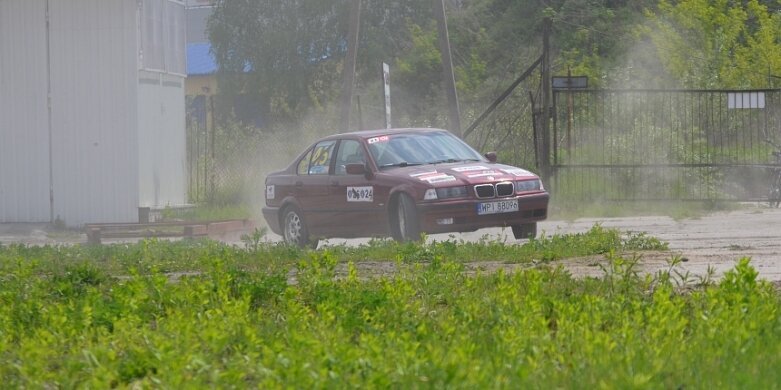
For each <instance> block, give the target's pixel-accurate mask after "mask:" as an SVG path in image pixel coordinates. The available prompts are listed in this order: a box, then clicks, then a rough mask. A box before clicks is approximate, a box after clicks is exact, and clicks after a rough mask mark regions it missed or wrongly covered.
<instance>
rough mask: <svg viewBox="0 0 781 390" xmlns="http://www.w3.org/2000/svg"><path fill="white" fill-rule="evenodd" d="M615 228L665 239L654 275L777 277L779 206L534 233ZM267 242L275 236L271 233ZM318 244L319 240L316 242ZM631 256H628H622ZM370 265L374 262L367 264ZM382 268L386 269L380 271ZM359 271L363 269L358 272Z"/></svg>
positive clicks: (586, 268)
mask: <svg viewBox="0 0 781 390" xmlns="http://www.w3.org/2000/svg"><path fill="white" fill-rule="evenodd" d="M597 223H599V224H601V225H602V226H604V227H607V228H616V229H619V230H621V231H632V232H646V233H647V234H649V235H651V236H654V237H657V238H659V239H660V240H663V241H666V242H668V243H669V245H670V251H669V252H644V253H642V254H641V256H642V257H641V259H640V262H639V267H640V270H642V271H644V272H650V273H654V272H656V271H657V270H660V269H667V268H668V264H667V262H668V260H670V259H671V258H672V257H673V256H676V255H677V256H681V257H682V258H684V259H685V261H684V262H682V263H681V266H680V267H679V269H678V270H679V271H680V272H687V271H688V272H690V273H691V274H692V275H695V276H696V275H700V276H701V275H705V274H706V273H707V270H708V268H709V267H712V268H713V269H714V270H715V273H716V275H715V276H716V277H719V276H720V275H722V274H723V273H724V272H725V271H727V270H729V269H731V268H733V267H734V265H735V263H736V261H737V260H738V259H740V258H742V257H751V258H752V264H753V266H754V267H755V268H756V269H757V270H758V271H759V273H760V277H762V278H764V279H767V280H770V281H774V282H779V281H781V209H770V208H768V207H767V205H756V206H747V207H744V208H742V209H740V210H738V211H730V212H718V213H713V214H710V215H706V216H702V217H700V218H694V219H683V220H674V219H672V218H670V217H653V216H650V217H649V216H644V217H629V218H581V219H576V220H573V221H545V222H542V223H540V224H539V226H538V234H546V235H552V234H566V233H581V232H585V231H588V230H589V229H590V228H591V227H592V226H594V224H597ZM486 235H488V237H489V238H491V239H493V238H498V239H507V241H508V242H511V241H513V240H512V233H511V232H509V231H508V230H503V229H483V230H480V231H477V232H474V233H465V234H462V235H456V238H462V239H464V240H467V241H476V240H479V239H480V238H481V237H484V236H486ZM430 238H431V239H434V240H447V239H448V238H449V236H448V235H432V236H431V237H430ZM268 239H269V240H272V241H274V240H279V237H277V236H274V235H271V236H269V238H268ZM224 241H226V242H229V243H235V244H241V241H240V240H239V239H238V237H236V236H233V237H227V238H225V240H224ZM84 242H86V236H85V235H84V234H82V233H80V232H74V231H64V232H63V231H52V230H51V229H49V228H48V227H47V226H46V225H41V224H0V243H3V244H9V243H25V244H30V245H46V244H74V243H84ZM363 242H366V240H362V239H356V240H330V241H328V242H327V243H326V244H342V243H344V244H348V245H358V244H360V243H363ZM321 245H322V244H321ZM626 255H627V256H631V255H632V254H626ZM605 263H606V260H605V259H604V257H602V256H592V257H588V258H577V259H566V260H561V261H559V262H558V264H562V265H564V266H565V267H566V268H567V269H568V270H569V271H570V272H572V273H573V274H575V275H581V276H586V275H589V276H599V275H601V274H602V272H603V271H602V269H601V268H600V267H599V264H605ZM372 265H374V266H372ZM387 266H389V265H388V264H377V263H367V264H361V265H358V268H359V271H364V272H366V273H367V274H376V273H377V272H378V271H379V273H384V272H382V270H377V269H374V268H375V267H379V268H386V267H387ZM518 267H520V266H518V265H509V264H503V263H484V262H483V263H475V264H469V268H471V269H473V270H475V271H477V270H486V271H491V270H496V269H498V268H506V269H508V270H512V269H516V268H518ZM385 271H387V270H385ZM361 273H363V272H361Z"/></svg>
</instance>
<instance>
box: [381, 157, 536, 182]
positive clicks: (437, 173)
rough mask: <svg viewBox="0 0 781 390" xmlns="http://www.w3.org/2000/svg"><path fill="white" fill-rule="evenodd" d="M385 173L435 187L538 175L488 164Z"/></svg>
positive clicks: (520, 169) (440, 165) (469, 164)
mask: <svg viewBox="0 0 781 390" xmlns="http://www.w3.org/2000/svg"><path fill="white" fill-rule="evenodd" d="M383 173H385V174H390V175H393V176H400V177H405V178H409V179H411V180H413V181H419V182H422V183H427V184H431V185H433V186H435V187H446V186H452V185H460V184H461V185H463V184H481V183H493V182H498V181H507V180H524V179H534V178H537V175H535V174H534V173H531V172H529V171H527V170H525V169H522V168H518V167H514V166H511V165H504V164H494V163H488V162H469V163H453V164H428V165H419V166H412V167H401V168H393V169H389V170H386V171H384V172H383Z"/></svg>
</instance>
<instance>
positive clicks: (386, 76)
mask: <svg viewBox="0 0 781 390" xmlns="http://www.w3.org/2000/svg"><path fill="white" fill-rule="evenodd" d="M382 81H383V84H384V85H385V127H386V128H388V129H390V128H391V100H390V66H388V64H386V63H384V62H383V63H382Z"/></svg>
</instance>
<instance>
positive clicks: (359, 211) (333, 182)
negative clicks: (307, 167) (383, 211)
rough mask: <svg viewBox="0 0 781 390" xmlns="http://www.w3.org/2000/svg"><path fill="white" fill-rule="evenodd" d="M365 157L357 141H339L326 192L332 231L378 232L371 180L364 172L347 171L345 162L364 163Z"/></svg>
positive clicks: (377, 208)
mask: <svg viewBox="0 0 781 390" xmlns="http://www.w3.org/2000/svg"><path fill="white" fill-rule="evenodd" d="M366 161H367V160H366V153H365V151H364V150H363V146H362V145H361V143H360V142H359V141H357V140H354V139H343V140H340V141H339V146H338V150H337V152H336V160H335V162H334V170H333V174H332V175H330V177H329V178H330V183H329V184H330V186H329V195H328V205H329V207H330V208H331V209H332V214H331V216H332V224H331V226H332V229H333V232H334V234H338V235H343V236H348V237H349V236H365V235H367V234H372V233H374V234H376V233H378V232H380V230H379V229H378V226H377V225H378V218H377V213H378V210H379V209H380V207H378V202H379V201H378V199H376V198H375V197H374V190H375V186H374V183H373V182H372V180H370V179H368V178H367V177H366V175H350V174H347V169H346V166H347V164H364V165H366Z"/></svg>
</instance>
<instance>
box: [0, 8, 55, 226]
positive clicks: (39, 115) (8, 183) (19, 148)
mask: <svg viewBox="0 0 781 390" xmlns="http://www.w3.org/2000/svg"><path fill="white" fill-rule="evenodd" d="M45 15H46V2H45V0H0V222H48V221H49V219H50V213H49V211H50V205H49V130H48V115H47V108H46V94H47V90H48V86H47V78H46V64H47V62H46V17H45Z"/></svg>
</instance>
